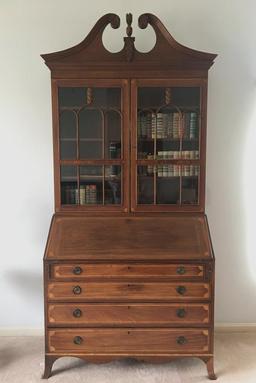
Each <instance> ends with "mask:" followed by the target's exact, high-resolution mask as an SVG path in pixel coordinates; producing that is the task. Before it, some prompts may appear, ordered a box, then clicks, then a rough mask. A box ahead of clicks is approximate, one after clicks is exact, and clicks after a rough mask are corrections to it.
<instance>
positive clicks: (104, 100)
mask: <svg viewBox="0 0 256 383" xmlns="http://www.w3.org/2000/svg"><path fill="white" fill-rule="evenodd" d="M52 87H53V125H54V160H55V183H56V184H55V186H56V187H55V190H56V195H55V199H56V209H57V211H58V210H65V211H67V210H74V211H79V210H92V211H93V210H97V211H99V210H101V211H116V210H117V211H124V212H127V211H128V208H129V206H128V201H129V195H128V193H129V176H128V167H127V166H128V158H129V150H128V148H129V135H128V131H129V127H128V111H129V104H128V97H127V95H128V83H127V81H126V80H91V79H90V80H79V81H76V80H53V84H52Z"/></svg>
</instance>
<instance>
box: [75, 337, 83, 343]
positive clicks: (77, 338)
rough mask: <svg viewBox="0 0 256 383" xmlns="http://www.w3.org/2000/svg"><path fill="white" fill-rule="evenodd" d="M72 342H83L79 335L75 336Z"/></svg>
mask: <svg viewBox="0 0 256 383" xmlns="http://www.w3.org/2000/svg"><path fill="white" fill-rule="evenodd" d="M73 342H74V343H75V344H77V345H80V344H82V343H83V338H82V337H81V336H75V337H74V340H73Z"/></svg>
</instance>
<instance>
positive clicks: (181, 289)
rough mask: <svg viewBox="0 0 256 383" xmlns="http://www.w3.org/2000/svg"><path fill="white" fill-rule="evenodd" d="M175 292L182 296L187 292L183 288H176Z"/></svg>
mask: <svg viewBox="0 0 256 383" xmlns="http://www.w3.org/2000/svg"><path fill="white" fill-rule="evenodd" d="M176 291H177V293H178V294H180V295H184V294H185V292H186V291H187V289H186V287H185V286H178V287H176Z"/></svg>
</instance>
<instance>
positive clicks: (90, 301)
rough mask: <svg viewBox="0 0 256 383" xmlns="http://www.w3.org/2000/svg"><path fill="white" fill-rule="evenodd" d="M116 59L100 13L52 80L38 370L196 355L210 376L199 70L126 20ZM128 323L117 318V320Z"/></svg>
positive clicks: (51, 60) (195, 55)
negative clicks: (49, 204)
mask: <svg viewBox="0 0 256 383" xmlns="http://www.w3.org/2000/svg"><path fill="white" fill-rule="evenodd" d="M126 22H127V27H126V36H125V37H124V47H123V49H122V50H121V51H120V52H116V53H111V52H109V51H108V50H106V49H105V47H104V45H103V42H102V35H103V33H104V30H105V28H106V27H107V26H109V25H111V27H112V28H114V29H117V28H118V27H119V25H120V18H119V17H118V16H117V15H115V14H111V13H109V14H106V15H104V16H103V17H102V18H101V19H100V20H98V22H97V23H96V25H95V26H94V28H93V29H92V31H91V32H90V33H89V35H88V36H87V37H86V38H85V39H84V40H83V41H82V42H81V43H79V44H78V45H76V46H74V47H71V48H69V49H67V50H64V51H61V52H55V53H51V54H46V55H42V57H43V59H44V60H45V63H46V65H47V66H48V67H49V69H50V70H51V84H52V112H53V153H54V191H55V213H54V216H53V219H52V223H51V226H50V230H49V236H48V241H47V245H46V250H45V256H44V283H45V289H44V292H45V330H46V331H45V372H44V378H48V377H49V376H50V374H51V370H52V365H53V363H54V362H55V360H56V359H58V358H60V357H62V356H75V357H80V358H82V359H84V360H86V361H87V360H88V361H93V362H101V361H111V360H115V359H121V358H126V357H128V358H135V359H137V360H143V361H150V362H153V361H160V360H161V361H169V360H172V359H173V358H180V357H184V356H185V357H186V358H187V357H197V358H200V359H202V360H203V361H204V362H205V363H206V366H207V371H208V375H209V378H210V379H215V374H214V369H213V356H214V355H213V336H214V253H213V249H212V244H211V238H210V232H209V227H208V224H207V218H206V215H205V168H206V120H207V118H206V117H207V81H208V70H209V68H210V67H211V65H212V64H213V61H214V59H215V57H216V55H214V54H209V53H203V52H199V51H195V50H192V49H190V48H187V47H184V46H182V45H180V44H179V43H178V42H176V41H175V39H174V38H173V37H172V36H171V35H170V34H169V32H168V31H167V29H166V28H165V27H164V26H163V24H162V23H161V21H160V20H159V19H158V18H157V17H156V16H154V15H152V14H149V13H145V14H143V15H141V16H140V17H139V20H138V24H139V28H141V29H145V28H147V26H148V25H151V27H152V28H153V29H154V31H155V34H156V44H155V46H154V48H153V49H152V50H151V51H150V52H144V53H142V52H139V51H138V50H137V49H136V43H135V37H133V36H132V32H133V30H132V15H131V14H127V16H126ZM128 313H129V314H128Z"/></svg>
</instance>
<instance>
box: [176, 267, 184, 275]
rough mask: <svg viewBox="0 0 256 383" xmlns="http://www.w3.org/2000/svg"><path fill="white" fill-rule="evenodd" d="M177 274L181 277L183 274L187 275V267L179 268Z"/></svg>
mask: <svg viewBox="0 0 256 383" xmlns="http://www.w3.org/2000/svg"><path fill="white" fill-rule="evenodd" d="M176 273H177V274H179V275H183V274H185V273H186V269H185V267H184V266H179V267H177V269H176Z"/></svg>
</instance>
